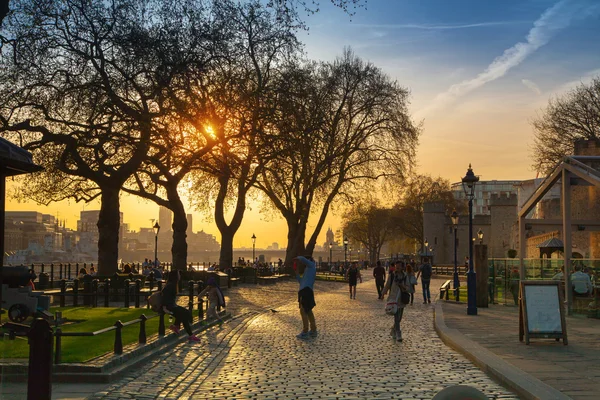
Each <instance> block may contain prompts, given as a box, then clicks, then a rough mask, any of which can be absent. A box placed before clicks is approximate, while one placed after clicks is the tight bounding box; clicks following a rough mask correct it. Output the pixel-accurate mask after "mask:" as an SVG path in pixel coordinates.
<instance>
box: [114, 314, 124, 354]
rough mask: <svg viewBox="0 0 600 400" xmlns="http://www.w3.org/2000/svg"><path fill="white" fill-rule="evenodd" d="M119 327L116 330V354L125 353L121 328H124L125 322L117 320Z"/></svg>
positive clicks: (116, 323) (116, 324)
mask: <svg viewBox="0 0 600 400" xmlns="http://www.w3.org/2000/svg"><path fill="white" fill-rule="evenodd" d="M115 326H116V327H117V329H116V330H115V354H123V338H122V334H121V330H122V329H123V323H122V322H121V321H117V322H115Z"/></svg>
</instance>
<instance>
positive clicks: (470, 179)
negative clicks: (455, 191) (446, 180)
mask: <svg viewBox="0 0 600 400" xmlns="http://www.w3.org/2000/svg"><path fill="white" fill-rule="evenodd" d="M461 180H462V185H463V190H464V191H465V195H466V196H467V197H468V198H471V199H472V198H473V196H474V194H475V183H477V182H479V177H478V176H475V174H474V173H473V169H472V168H471V164H469V169H468V170H467V174H466V175H465V176H464V177H463V178H462V179H461Z"/></svg>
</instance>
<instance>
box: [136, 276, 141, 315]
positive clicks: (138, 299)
mask: <svg viewBox="0 0 600 400" xmlns="http://www.w3.org/2000/svg"><path fill="white" fill-rule="evenodd" d="M141 288H142V281H141V280H139V279H136V280H135V308H140V289H141Z"/></svg>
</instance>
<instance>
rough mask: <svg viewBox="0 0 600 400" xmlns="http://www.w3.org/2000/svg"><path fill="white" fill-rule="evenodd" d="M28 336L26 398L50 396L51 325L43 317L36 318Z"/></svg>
mask: <svg viewBox="0 0 600 400" xmlns="http://www.w3.org/2000/svg"><path fill="white" fill-rule="evenodd" d="M27 336H28V337H29V373H28V376H27V400H50V399H51V398H52V327H50V323H49V322H48V321H46V320H45V319H43V318H36V319H35V320H34V321H33V324H32V325H31V329H30V330H29V333H28V334H27Z"/></svg>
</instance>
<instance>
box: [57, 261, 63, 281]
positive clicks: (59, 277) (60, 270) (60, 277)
mask: <svg viewBox="0 0 600 400" xmlns="http://www.w3.org/2000/svg"><path fill="white" fill-rule="evenodd" d="M62 278H63V264H62V263H60V264H58V279H62Z"/></svg>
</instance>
